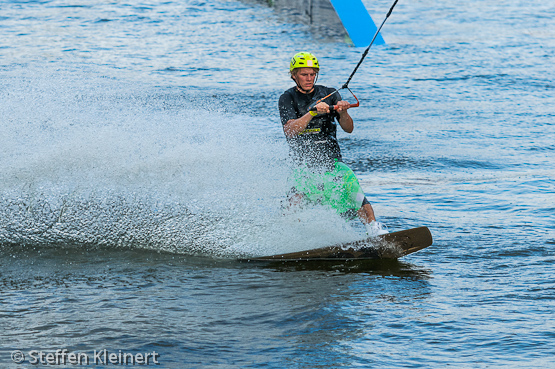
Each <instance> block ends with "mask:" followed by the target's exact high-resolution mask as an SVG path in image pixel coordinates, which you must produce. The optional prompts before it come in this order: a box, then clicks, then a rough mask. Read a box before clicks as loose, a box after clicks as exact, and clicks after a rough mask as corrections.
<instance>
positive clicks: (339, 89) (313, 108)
mask: <svg viewBox="0 0 555 369" xmlns="http://www.w3.org/2000/svg"><path fill="white" fill-rule="evenodd" d="M398 1H399V0H395V2H394V3H393V5H391V8H390V9H389V11H388V12H387V15H386V16H385V18H384V20H383V22H382V24H381V25H380V27H378V29H377V30H376V33H374V37H372V41H370V45H368V47H367V48H366V50H364V53H363V54H362V57H361V58H360V60H359V62H358V64H357V66H356V67H355V69H354V70H353V72H352V73H351V75H350V76H349V78H348V79H347V82H345V83H344V84H343V86H341V88H338V89H336V90H335V91H333V92H332V93H331V94H329V95H327V96H325V97H323V98H321V99H320V100H318V101H316V102H315V103H314V104H313V105H312V107H311V108H310V109H309V110H311V111H315V110H316V108H315V106H316V105H318V104H319V103H321V102H322V101H323V100H325V99H327V98H328V97H330V96H331V95H333V94H335V93H337V92H339V91H341V90H344V89H346V90H348V91H349V92H350V93H351V95H353V96H354V98H355V100H356V101H357V102H356V104H350V106H349V107H350V108H356V107H358V106H360V102H359V101H358V98H357V97H356V95H355V94H354V93H353V91H351V89H350V88H349V82H351V79H352V78H353V76H354V75H355V73H356V72H357V70H358V68H359V67H360V65H361V64H362V62H363V60H364V58H366V55H367V54H368V51H369V50H370V48H371V47H372V44H374V41H375V40H376V37H377V36H378V34H379V33H380V30H381V29H382V27H383V25H384V24H385V22H386V21H387V19H388V18H389V16H390V15H391V13H392V12H393V8H395V5H397V2H398ZM336 109H337V105H334V106H330V110H336Z"/></svg>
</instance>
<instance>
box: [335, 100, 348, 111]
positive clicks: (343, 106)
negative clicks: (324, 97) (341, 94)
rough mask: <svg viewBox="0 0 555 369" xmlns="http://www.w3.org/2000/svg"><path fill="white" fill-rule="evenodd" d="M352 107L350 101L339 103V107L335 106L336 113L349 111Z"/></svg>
mask: <svg viewBox="0 0 555 369" xmlns="http://www.w3.org/2000/svg"><path fill="white" fill-rule="evenodd" d="M350 107H351V104H350V103H349V102H348V101H343V100H341V101H339V102H338V103H337V105H336V106H335V111H336V112H338V113H341V112H344V111H347V109H349V108H350Z"/></svg>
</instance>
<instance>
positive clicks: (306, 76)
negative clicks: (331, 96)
mask: <svg viewBox="0 0 555 369" xmlns="http://www.w3.org/2000/svg"><path fill="white" fill-rule="evenodd" d="M316 74H317V73H316V70H315V69H314V68H299V69H298V71H297V73H296V75H294V78H295V81H297V83H298V84H299V86H301V88H302V89H303V90H304V91H311V90H312V88H313V87H314V80H315V79H316Z"/></svg>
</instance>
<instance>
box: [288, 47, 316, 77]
mask: <svg viewBox="0 0 555 369" xmlns="http://www.w3.org/2000/svg"><path fill="white" fill-rule="evenodd" d="M297 68H316V69H320V64H318V59H316V57H315V56H314V55H312V54H311V53H307V52H300V53H297V54H295V55H293V58H291V63H289V71H290V72H292V71H293V69H297Z"/></svg>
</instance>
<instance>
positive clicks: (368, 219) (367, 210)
mask: <svg viewBox="0 0 555 369" xmlns="http://www.w3.org/2000/svg"><path fill="white" fill-rule="evenodd" d="M357 214H358V216H359V218H360V220H361V221H362V223H364V224H370V223H372V222H373V221H375V220H376V216H375V215H374V209H372V205H370V203H369V202H365V203H363V205H362V206H361V207H360V209H358V212H357Z"/></svg>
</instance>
